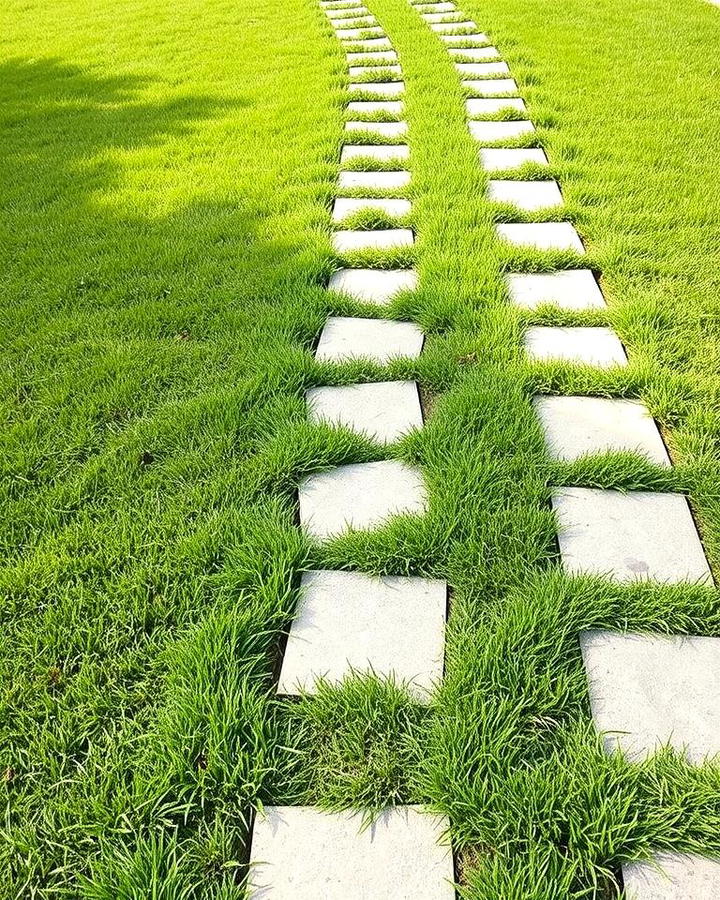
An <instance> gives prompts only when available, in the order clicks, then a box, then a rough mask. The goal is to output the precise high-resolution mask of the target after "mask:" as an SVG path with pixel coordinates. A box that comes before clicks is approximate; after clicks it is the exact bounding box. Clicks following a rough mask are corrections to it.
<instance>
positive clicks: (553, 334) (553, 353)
mask: <svg viewBox="0 0 720 900" xmlns="http://www.w3.org/2000/svg"><path fill="white" fill-rule="evenodd" d="M525 350H526V351H527V354H528V356H530V357H531V359H537V360H555V359H557V360H564V361H566V362H572V363H582V364H584V365H587V366H600V367H602V368H606V367H609V366H625V365H627V356H626V355H625V350H624V349H623V345H622V344H621V343H620V339H619V338H618V336H617V335H616V334H615V332H614V331H612V330H611V329H610V328H557V327H552V328H551V327H547V326H535V327H531V328H528V329H527V331H526V332H525Z"/></svg>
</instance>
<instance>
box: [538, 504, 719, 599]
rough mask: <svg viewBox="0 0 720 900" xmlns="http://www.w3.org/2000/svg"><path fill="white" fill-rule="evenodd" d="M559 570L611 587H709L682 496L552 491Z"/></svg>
mask: <svg viewBox="0 0 720 900" xmlns="http://www.w3.org/2000/svg"><path fill="white" fill-rule="evenodd" d="M552 505H553V508H554V510H555V513H556V516H557V519H558V524H559V530H558V532H559V533H558V543H559V545H560V556H561V558H562V563H563V566H564V568H565V570H566V571H567V572H569V573H571V574H573V575H581V574H587V575H601V576H605V577H608V578H610V579H611V580H613V581H620V582H632V581H645V580H650V581H656V582H660V583H663V584H665V583H668V584H669V583H684V582H704V583H708V584H710V583H712V576H711V574H710V569H709V567H708V563H707V560H706V558H705V552H704V550H703V546H702V544H701V543H700V537H699V536H698V533H697V528H696V527H695V522H694V521H693V517H692V514H691V512H690V507H689V506H688V502H687V499H686V498H685V496H684V495H682V494H667V493H651V492H647V491H628V492H627V493H622V492H621V491H611V490H600V489H598V488H579V487H558V488H554V489H553V492H552Z"/></svg>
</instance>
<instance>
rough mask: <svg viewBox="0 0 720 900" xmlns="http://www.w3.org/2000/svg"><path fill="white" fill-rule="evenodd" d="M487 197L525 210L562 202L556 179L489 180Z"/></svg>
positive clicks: (542, 207)
mask: <svg viewBox="0 0 720 900" xmlns="http://www.w3.org/2000/svg"><path fill="white" fill-rule="evenodd" d="M488 199H489V200H492V201H493V202H494V203H509V204H511V205H512V206H515V207H517V208H518V209H522V210H525V211H526V212H536V211H537V210H539V209H547V208H549V207H553V206H561V205H562V202H563V198H562V194H561V193H560V188H559V187H558V183H557V182H556V181H490V182H489V183H488Z"/></svg>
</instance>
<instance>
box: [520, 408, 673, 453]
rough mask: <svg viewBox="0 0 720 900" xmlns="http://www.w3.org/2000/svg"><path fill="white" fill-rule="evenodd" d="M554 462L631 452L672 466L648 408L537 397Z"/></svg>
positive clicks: (540, 417) (541, 422)
mask: <svg viewBox="0 0 720 900" xmlns="http://www.w3.org/2000/svg"><path fill="white" fill-rule="evenodd" d="M533 403H534V405H535V411H536V412H537V414H538V418H539V419H540V424H541V425H542V427H543V430H544V432H545V440H546V442H547V445H548V451H549V454H550V456H551V457H552V458H553V459H561V460H566V461H572V460H574V459H579V458H580V457H581V456H585V455H588V454H593V453H605V452H607V451H612V450H628V451H631V452H634V453H639V454H640V455H641V456H644V457H646V458H647V459H649V460H650V462H653V463H655V464H656V465H658V466H669V465H670V457H669V456H668V453H667V450H666V449H665V444H664V443H663V440H662V438H661V437H660V432H659V431H658V428H657V425H656V424H655V420H654V419H653V417H652V416H651V415H650V413H649V412H648V409H647V407H646V406H645V405H644V404H642V403H638V402H636V401H634V400H611V399H608V398H606V397H544V396H539V397H535V398H533Z"/></svg>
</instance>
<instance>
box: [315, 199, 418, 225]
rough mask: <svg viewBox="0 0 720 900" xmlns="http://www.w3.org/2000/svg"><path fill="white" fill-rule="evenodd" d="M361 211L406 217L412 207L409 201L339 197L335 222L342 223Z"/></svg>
mask: <svg viewBox="0 0 720 900" xmlns="http://www.w3.org/2000/svg"><path fill="white" fill-rule="evenodd" d="M361 209H371V210H377V211H378V212H384V213H387V214H388V215H389V216H406V215H407V214H408V213H409V212H410V210H411V209H412V206H411V204H410V201H409V200H386V199H382V198H372V199H370V198H368V199H365V198H362V199H354V198H346V197H338V198H337V200H335V203H334V204H333V213H332V219H333V222H342V220H343V219H345V218H347V216H351V215H353V213H356V212H360V210H361Z"/></svg>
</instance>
